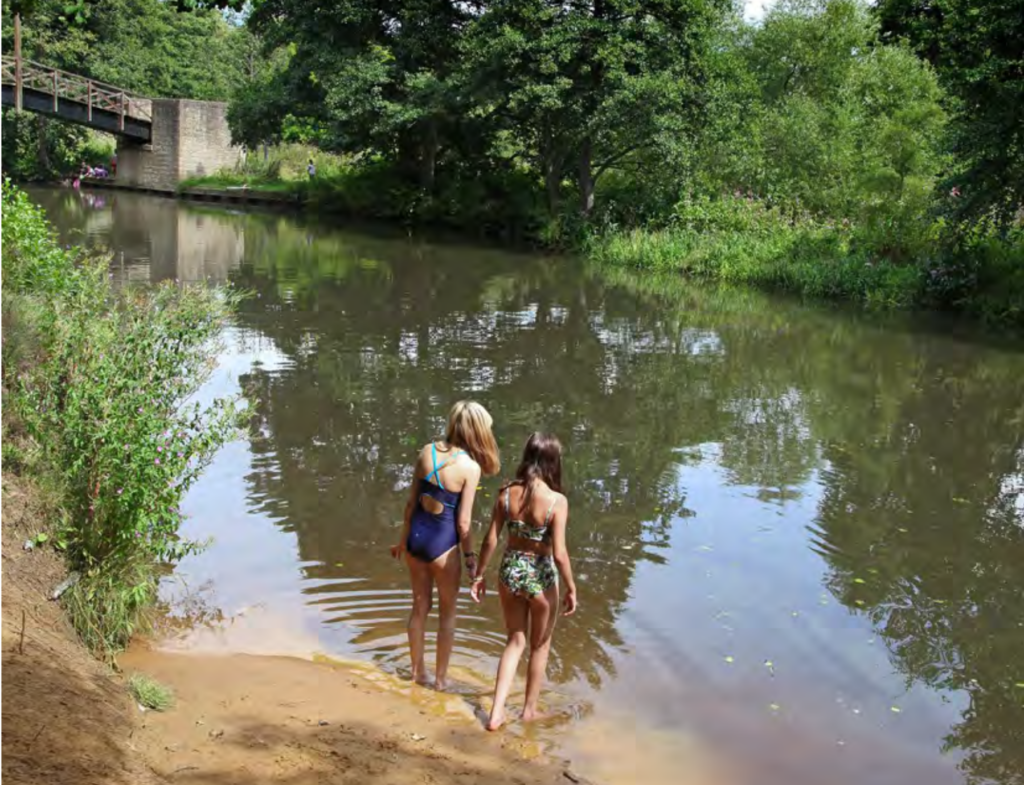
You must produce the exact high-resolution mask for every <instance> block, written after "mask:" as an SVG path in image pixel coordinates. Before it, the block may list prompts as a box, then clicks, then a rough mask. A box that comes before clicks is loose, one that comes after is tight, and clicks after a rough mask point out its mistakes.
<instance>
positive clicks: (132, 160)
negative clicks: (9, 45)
mask: <svg viewBox="0 0 1024 785" xmlns="http://www.w3.org/2000/svg"><path fill="white" fill-rule="evenodd" d="M18 48H20V47H18ZM0 73H2V78H0V82H2V88H3V105H4V106H10V107H14V108H15V109H17V110H18V111H27V112H36V113H39V114H43V115H48V116H50V117H54V118H57V119H60V120H64V121H67V122H71V123H77V124H79V125H83V126H86V127H88V128H93V129H95V130H97V131H104V132H106V133H109V134H113V135H114V136H115V137H116V138H117V152H118V156H117V176H116V182H117V183H118V184H122V185H128V186H133V187H136V188H140V189H144V190H152V191H164V192H173V191H175V190H177V187H178V184H179V183H180V182H181V181H182V180H185V179H187V178H189V177H197V176H203V175H208V174H213V173H215V172H217V171H218V170H220V169H225V168H231V167H233V166H234V165H235V164H236V163H237V162H238V160H239V156H240V153H241V151H240V149H239V148H237V147H235V146H233V145H232V144H231V132H230V130H229V129H228V123H227V105H226V104H224V103H220V102H216V101H190V100H184V99H178V98H143V97H141V96H137V95H133V94H131V93H130V92H128V91H127V90H124V89H122V88H119V87H116V86H114V85H109V84H105V83H103V82H99V81H96V80H94V79H90V78H88V77H85V76H81V75H79V74H73V73H69V72H67V71H62V70H60V69H58V68H52V67H50V66H46V65H43V64H42V63H36V62H33V61H31V60H25V59H23V58H22V57H21V55H20V52H15V54H14V55H3V57H2V63H0Z"/></svg>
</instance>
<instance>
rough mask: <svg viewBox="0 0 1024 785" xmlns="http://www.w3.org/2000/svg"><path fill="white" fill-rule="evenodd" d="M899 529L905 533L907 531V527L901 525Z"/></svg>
mask: <svg viewBox="0 0 1024 785" xmlns="http://www.w3.org/2000/svg"><path fill="white" fill-rule="evenodd" d="M899 531H900V532H902V533H903V534H906V533H907V529H904V528H903V527H902V526H900V528H899Z"/></svg>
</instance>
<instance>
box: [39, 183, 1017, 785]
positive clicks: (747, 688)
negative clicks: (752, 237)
mask: <svg viewBox="0 0 1024 785" xmlns="http://www.w3.org/2000/svg"><path fill="white" fill-rule="evenodd" d="M32 194H33V196H34V198H36V199H37V200H38V201H39V202H40V203H42V204H43V205H44V206H45V207H46V209H47V211H48V212H49V214H50V216H51V218H52V220H54V221H55V223H56V224H57V226H58V227H59V229H60V232H61V234H62V236H63V237H64V238H66V240H67V242H87V243H89V244H91V245H94V246H102V247H109V248H110V249H111V250H112V251H113V252H114V260H113V265H114V270H115V273H116V274H118V275H121V276H122V277H124V278H126V279H128V280H133V281H139V282H157V281H162V280H166V279H175V278H177V279H179V280H185V281H200V280H205V281H212V282H214V283H217V284H222V283H231V284H234V285H237V286H239V287H242V288H244V289H247V290H250V291H251V292H253V293H254V294H253V296H252V297H250V298H249V299H248V300H247V301H246V302H245V303H244V305H243V306H242V308H241V312H240V313H239V315H238V317H237V320H236V321H235V324H234V325H233V327H232V328H231V329H230V330H229V331H228V333H227V334H226V335H225V348H224V352H223V355H222V358H221V359H222V362H221V364H220V366H219V368H218V370H217V372H216V374H215V376H214V378H213V379H212V380H211V382H210V384H209V385H208V388H207V389H206V390H204V391H203V395H219V394H235V393H238V392H239V391H244V394H246V395H247V396H248V397H249V399H250V402H251V403H250V405H251V406H252V409H253V421H252V425H251V428H250V431H249V434H248V438H247V439H245V440H240V441H238V442H236V443H234V444H232V445H229V446H228V447H227V448H225V449H224V450H223V452H222V453H221V454H220V455H219V457H218V458H217V460H216V461H215V463H214V464H213V466H212V467H211V468H210V470H209V471H208V473H207V474H206V475H205V476H204V478H203V479H202V480H201V482H200V483H199V484H198V485H197V486H196V487H195V488H194V489H193V491H192V492H191V493H190V495H189V497H188V499H187V500H186V510H187V511H188V513H189V514H190V516H191V517H190V520H189V522H188V524H187V531H186V534H188V535H189V536H192V537H197V538H205V537H211V538H212V544H211V545H210V547H209V548H208V549H207V550H206V551H205V552H203V553H202V554H201V555H199V556H196V557H192V558H189V559H187V560H186V561H185V562H183V563H182V564H180V565H179V566H178V567H177V569H176V570H175V574H174V576H172V578H170V579H169V580H168V581H167V585H166V587H165V596H166V598H167V599H168V601H169V602H170V603H171V605H172V614H173V615H174V616H176V617H178V618H180V619H181V625H180V626H181V631H180V633H179V634H178V635H177V636H176V637H172V638H171V639H169V640H168V642H167V644H166V645H169V646H170V645H174V646H179V647H184V648H204V647H217V648H220V649H223V650H229V651H230V650H234V651H255V652H268V653H289V654H298V655H301V656H307V657H308V656H311V655H325V656H329V657H336V658H342V659H346V658H347V659H358V660H362V661H364V662H368V663H375V664H376V665H378V666H379V668H380V671H381V672H382V673H389V674H395V675H397V676H399V677H400V676H402V675H403V674H404V673H405V672H406V671H405V668H406V666H407V654H406V648H405V637H404V631H405V629H404V627H405V615H406V612H407V608H408V605H409V593H408V589H407V583H406V580H405V574H404V571H403V569H402V568H401V567H400V566H399V565H398V564H396V563H395V562H394V561H392V560H391V558H390V556H389V554H388V546H390V545H391V544H393V543H394V542H395V540H396V537H397V532H398V529H399V526H400V518H401V513H402V507H403V504H404V500H405V492H406V490H405V489H406V483H407V481H408V479H409V467H410V464H411V461H412V459H413V457H414V455H415V452H416V449H417V447H418V446H420V445H422V444H424V443H426V442H427V441H429V440H430V439H431V438H432V437H433V436H435V435H437V434H438V433H440V432H441V430H442V429H443V424H444V417H445V414H446V412H447V410H448V408H449V406H450V405H451V403H452V402H454V401H455V400H458V399H459V398H463V397H473V398H476V399H478V400H480V401H481V402H482V403H484V404H485V405H486V406H487V407H488V408H489V409H490V411H491V412H492V413H493V415H494V417H495V422H496V428H495V430H496V435H497V437H498V440H499V443H500V445H501V447H502V458H503V461H504V464H505V471H512V470H513V469H514V466H515V463H516V459H517V457H518V452H519V450H520V449H521V445H522V443H523V441H524V439H525V437H526V436H527V435H528V433H529V432H530V431H532V430H534V429H548V430H551V431H554V432H555V433H557V434H558V435H559V436H560V437H561V438H562V440H563V443H564V444H565V445H566V465H565V475H566V479H567V484H568V485H569V490H568V496H569V499H570V504H571V518H570V526H569V546H570V551H571V553H572V556H573V559H574V569H575V571H576V574H577V576H578V578H577V580H578V583H579V587H580V603H581V607H580V611H579V613H578V615H577V616H575V617H573V618H571V619H567V620H565V621H564V622H563V623H560V627H559V629H558V630H557V632H556V637H555V644H554V652H553V656H552V663H551V668H550V676H551V680H552V685H551V691H550V692H549V693H548V694H547V704H548V707H549V708H550V709H551V710H552V711H553V712H554V714H555V717H554V719H553V720H551V721H549V722H547V723H546V724H543V725H541V726H538V727H536V728H534V729H529V730H522V729H518V728H512V729H510V731H509V732H512V733H519V734H525V735H526V737H527V738H529V739H533V740H536V742H537V743H538V744H539V745H540V746H541V747H543V748H546V749H550V750H552V751H555V752H557V753H559V754H564V755H567V756H569V757H570V758H571V759H572V760H573V765H574V766H575V767H576V768H578V769H579V770H580V771H581V772H583V773H584V774H591V775H593V776H595V777H598V778H600V779H602V780H604V781H606V782H609V783H616V782H623V783H625V782H644V783H647V782H651V783H653V782H672V783H715V785H728V784H729V783H736V784H737V785H775V784H776V783H778V784H779V785H804V784H806V785H818V784H822V785H824V784H826V783H827V784H828V785H865V784H866V783H871V785H889V784H890V783H892V784H893V785H895V784H896V783H899V784H901V785H902V784H907V785H910V784H913V785H918V784H920V785H944V784H945V783H950V784H952V783H988V782H991V783H999V784H1000V785H1020V783H1024V346H1022V345H1020V344H1013V343H1010V342H1003V343H1000V344H996V343H993V342H992V341H991V340H986V339H983V338H981V337H979V336H977V335H973V334H971V333H970V332H967V331H965V330H963V329H958V330H954V329H952V328H951V327H950V326H948V325H946V326H943V325H941V324H932V325H930V326H929V325H924V324H921V323H920V322H915V321H910V320H908V319H905V318H901V319H894V318H890V319H884V320H883V319H881V318H879V317H875V316H870V315H865V314H860V313H854V312H844V311H840V310H837V309H835V308H830V307H812V306H805V305H801V304H799V303H794V302H792V301H787V300H782V299H773V298H770V297H766V296H762V295H759V294H753V293H749V292H747V293H744V292H729V291H722V290H712V289H701V288H692V287H686V286H685V285H683V284H682V283H680V282H653V283H652V282H651V281H650V280H644V279H638V278H634V277H631V276H629V275H614V276H607V275H601V274H599V273H597V272H595V271H593V270H589V269H588V268H587V267H586V266H585V265H583V264H582V263H579V262H576V261H571V260H566V259H561V258H549V257H544V256H539V255H524V254H515V253H508V252H502V251H498V250H493V249H481V248H479V247H474V246H471V245H466V244H459V243H441V242H436V241H435V242H430V241H426V240H423V239H418V238H410V237H408V236H406V235H405V234H388V233H385V232H380V231H370V232H366V231H355V230H348V229H339V228H337V227H335V226H332V225H330V224H329V223H317V222H314V221H312V220H310V219H305V218H300V217H296V216H282V215H274V214H260V213H243V212H240V211H237V210H229V209H220V208H211V207H209V206H197V205H188V204H184V203H180V202H175V201H173V200H166V199H160V198H156V197H150V196H143V195H136V194H128V193H118V192H112V191H96V192H91V193H89V192H86V193H73V192H70V191H61V190H36V191H32ZM497 484H498V481H497V479H489V480H485V481H484V483H483V485H484V491H483V495H484V498H483V500H482V506H481V509H479V511H478V515H477V516H476V517H477V520H478V524H477V527H476V533H477V537H479V535H480V534H481V533H482V526H483V522H484V519H485V511H486V509H487V506H488V505H489V503H490V502H491V501H492V500H493V498H494V497H493V494H494V491H495V489H496V487H497ZM461 609H462V616H461V617H460V633H459V637H458V643H457V652H456V662H457V665H458V668H457V671H456V673H455V674H454V675H455V676H456V679H457V682H458V684H457V687H456V695H455V697H453V698H448V699H447V700H448V701H449V704H445V705H447V706H449V707H450V704H451V702H452V701H454V702H456V703H460V704H462V705H464V706H465V707H468V708H467V709H466V711H467V712H468V711H471V710H472V707H474V706H475V705H477V704H478V702H479V699H480V698H481V697H482V696H485V695H487V694H488V693H489V689H490V681H491V679H492V677H493V673H494V669H495V665H496V660H497V657H498V655H499V654H500V651H501V647H502V643H503V636H502V632H501V625H500V612H499V608H498V603H497V602H496V600H495V599H494V598H493V597H492V598H491V599H490V600H489V601H488V602H487V603H486V604H485V605H483V606H474V605H473V604H472V603H470V602H469V600H468V597H463V602H462V605H461ZM521 687H522V685H521V684H520V685H519V689H520V690H521ZM518 699H521V694H520V695H519V697H518ZM439 700H442V699H441V698H440V697H439Z"/></svg>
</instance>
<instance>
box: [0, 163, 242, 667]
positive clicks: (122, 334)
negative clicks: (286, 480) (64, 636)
mask: <svg viewBox="0 0 1024 785" xmlns="http://www.w3.org/2000/svg"><path fill="white" fill-rule="evenodd" d="M3 227H4V230H3V259H4V264H3V289H4V297H3V328H4V329H3V333H4V341H3V385H4V393H5V395H4V398H5V400H4V426H5V437H6V433H7V432H8V431H11V430H15V429H16V430H17V431H18V432H19V434H20V435H21V437H22V438H20V439H19V440H18V442H17V446H15V443H14V442H13V441H12V440H9V439H7V438H5V439H4V464H5V470H6V469H9V468H11V466H12V465H16V464H18V463H31V473H32V474H33V475H34V476H37V477H41V478H44V479H45V481H46V483H47V484H48V485H49V486H51V487H52V488H53V489H54V491H55V496H56V498H57V500H58V510H59V514H58V515H57V517H56V520H54V521H53V522H52V523H51V525H50V530H49V531H47V532H43V533H41V536H40V537H37V538H36V539H37V542H39V543H43V542H45V543H47V544H52V545H53V546H54V547H56V548H57V549H58V550H60V551H61V552H63V554H64V556H65V558H66V561H67V565H68V569H69V571H71V573H72V576H77V578H78V580H77V582H74V583H73V585H71V587H70V588H69V589H68V590H67V591H66V592H65V593H64V594H63V596H62V601H63V603H64V606H65V608H66V610H67V611H68V614H69V616H70V618H71V621H72V623H73V624H74V626H75V628H76V630H77V631H78V633H79V634H80V636H81V637H82V639H83V640H84V641H85V642H86V644H88V645H89V647H90V648H92V649H93V650H94V651H96V652H97V653H98V654H100V655H103V656H107V657H109V656H112V655H114V654H116V653H117V652H118V651H119V650H121V649H122V648H123V647H124V646H125V645H126V644H127V642H128V640H129V638H130V637H131V635H132V634H133V632H134V631H135V630H137V629H138V628H139V627H140V626H141V625H144V624H145V623H146V620H147V611H148V610H149V609H150V608H151V607H152V604H153V602H154V601H155V599H156V588H157V581H158V577H159V575H160V571H161V565H163V564H167V563H169V562H173V561H175V560H177V559H179V558H180V557H181V556H183V555H184V554H186V553H189V552H192V551H195V550H196V549H197V548H199V547H201V544H199V543H195V542H188V541H185V540H183V539H181V538H180V537H179V535H178V528H179V525H180V523H181V521H182V514H181V510H180V508H179V502H180V500H181V498H182V495H183V494H184V493H185V492H186V491H187V490H188V488H189V487H190V485H191V484H192V483H193V482H194V481H195V479H196V478H197V477H198V475H199V473H200V472H201V471H202V470H203V468H204V467H205V466H206V464H207V463H208V461H209V460H210V459H211V458H212V456H213V454H214V453H215V451H216V450H217V449H218V448H219V447H220V446H221V445H222V444H224V443H225V442H226V441H227V440H228V439H230V438H231V437H232V436H233V434H234V433H235V432H236V429H237V427H238V425H239V424H240V417H241V414H242V411H243V409H242V408H241V407H240V406H239V401H238V400H237V399H219V400H216V401H214V402H212V403H210V404H209V405H206V406H203V405H201V404H199V403H197V402H195V401H193V400H191V399H192V397H193V395H194V393H195V392H196V391H197V390H198V388H199V386H200V385H201V384H202V383H203V381H204V380H205V379H206V378H207V375H208V374H209V372H210V371H211V369H212V367H213V364H214V362H215V358H216V357H217V353H218V345H217V337H218V335H219V334H220V332H221V329H222V327H223V325H224V322H225V319H227V318H228V316H229V314H230V313H231V312H232V309H233V307H234V305H235V303H236V301H237V296H236V295H234V294H231V293H227V292H224V291H216V290H214V289H212V288H205V287H202V286H179V285H175V284H174V283H168V284H165V285H162V286H158V287H156V288H147V289H144V290H136V289H133V288H128V287H116V286H115V285H114V283H113V281H112V280H111V277H110V275H109V273H108V265H109V260H108V259H107V258H106V257H104V256H87V255H85V254H84V253H83V252H82V251H81V250H79V249H74V248H69V247H62V246H61V245H60V244H59V243H58V242H57V240H56V239H55V236H54V234H53V231H52V229H51V228H50V226H49V225H48V223H47V222H46V220H45V217H44V215H43V213H42V211H41V210H40V209H39V208H37V207H35V206H34V205H32V204H31V203H30V202H29V200H28V198H27V197H26V195H25V194H24V193H23V192H22V191H20V190H18V189H17V188H16V187H14V186H12V185H11V184H10V183H5V185H4V190H3Z"/></svg>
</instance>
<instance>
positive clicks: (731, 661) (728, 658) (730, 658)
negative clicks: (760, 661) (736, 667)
mask: <svg viewBox="0 0 1024 785" xmlns="http://www.w3.org/2000/svg"><path fill="white" fill-rule="evenodd" d="M725 661H726V662H727V663H729V664H730V665H732V663H734V662H735V661H736V660H735V659H734V658H733V657H726V658H725Z"/></svg>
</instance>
